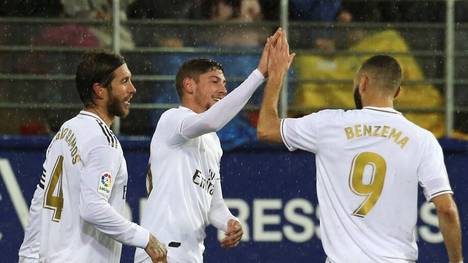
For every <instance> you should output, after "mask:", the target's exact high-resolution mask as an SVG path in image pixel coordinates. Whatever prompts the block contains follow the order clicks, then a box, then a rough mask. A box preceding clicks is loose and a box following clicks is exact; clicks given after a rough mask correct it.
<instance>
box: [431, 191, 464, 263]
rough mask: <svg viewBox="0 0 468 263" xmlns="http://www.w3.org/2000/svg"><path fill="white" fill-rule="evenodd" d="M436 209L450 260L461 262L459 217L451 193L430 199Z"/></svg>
mask: <svg viewBox="0 0 468 263" xmlns="http://www.w3.org/2000/svg"><path fill="white" fill-rule="evenodd" d="M431 201H432V202H433V203H434V204H435V206H436V209H437V216H438V218H439V228H440V231H441V232H442V236H443V237H444V242H445V248H446V249H447V254H448V257H449V261H450V262H463V253H462V240H461V230H460V229H461V227H460V218H459V216H458V209H457V205H456V204H455V201H453V198H452V195H451V194H442V195H439V196H436V197H434V198H433V199H432V200H431Z"/></svg>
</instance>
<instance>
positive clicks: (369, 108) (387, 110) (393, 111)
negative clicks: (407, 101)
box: [363, 106, 402, 115]
mask: <svg viewBox="0 0 468 263" xmlns="http://www.w3.org/2000/svg"><path fill="white" fill-rule="evenodd" d="M363 109H365V110H373V111H380V112H387V113H393V114H400V115H402V114H401V112H399V111H397V110H395V109H394V108H390V107H372V106H366V107H364V108H363Z"/></svg>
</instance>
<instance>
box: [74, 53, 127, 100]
mask: <svg viewBox="0 0 468 263" xmlns="http://www.w3.org/2000/svg"><path fill="white" fill-rule="evenodd" d="M123 64H125V59H124V58H123V57H122V56H120V55H117V54H113V53H108V52H105V51H97V50H94V51H90V52H86V53H85V54H83V56H82V58H81V62H80V64H79V65H78V67H77V69H76V76H75V83H76V89H77V90H78V94H79V95H80V99H81V101H82V102H83V104H84V105H85V106H88V105H90V104H92V103H93V94H94V93H93V85H94V83H100V84H101V85H103V86H104V87H107V88H110V85H111V82H112V80H113V79H114V77H115V76H114V71H115V70H116V69H117V68H118V67H120V66H121V65H123Z"/></svg>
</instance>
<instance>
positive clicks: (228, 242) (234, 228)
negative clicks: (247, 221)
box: [220, 219, 244, 248]
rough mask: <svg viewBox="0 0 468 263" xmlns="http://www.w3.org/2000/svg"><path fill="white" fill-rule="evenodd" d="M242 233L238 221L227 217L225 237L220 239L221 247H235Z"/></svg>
mask: <svg viewBox="0 0 468 263" xmlns="http://www.w3.org/2000/svg"><path fill="white" fill-rule="evenodd" d="M243 234H244V231H243V230H242V225H241V224H240V223H239V221H237V220H234V219H229V221H228V227H227V231H226V237H225V238H223V240H221V241H220V243H221V247H224V248H233V247H236V246H237V245H238V244H239V242H240V240H241V238H242V235H243Z"/></svg>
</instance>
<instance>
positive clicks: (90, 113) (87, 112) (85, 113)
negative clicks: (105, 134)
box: [79, 110, 107, 126]
mask: <svg viewBox="0 0 468 263" xmlns="http://www.w3.org/2000/svg"><path fill="white" fill-rule="evenodd" d="M79 115H82V116H88V117H91V118H95V119H97V120H99V121H101V122H102V123H104V124H105V125H106V126H107V124H106V123H105V122H104V121H103V120H102V119H101V118H100V117H99V116H98V115H97V114H94V113H92V112H89V111H85V110H82V111H80V113H79Z"/></svg>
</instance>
